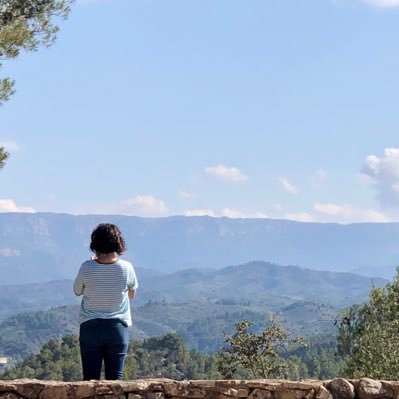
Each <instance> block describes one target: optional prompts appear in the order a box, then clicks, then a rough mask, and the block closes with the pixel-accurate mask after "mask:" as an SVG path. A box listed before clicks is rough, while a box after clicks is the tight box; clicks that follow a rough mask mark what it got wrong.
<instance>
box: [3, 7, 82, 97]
mask: <svg viewBox="0 0 399 399" xmlns="http://www.w3.org/2000/svg"><path fill="white" fill-rule="evenodd" d="M73 1H74V0H3V1H1V3H0V61H2V60H8V59H12V58H16V57H18V55H19V54H20V53H21V51H35V50H37V49H38V48H39V47H40V46H50V45H51V44H52V43H53V42H54V40H55V38H56V35H57V32H58V29H59V28H58V26H57V21H58V20H59V19H65V18H66V17H67V16H68V13H69V10H70V8H69V7H70V4H71V3H72V2H73ZM0 67H1V63H0ZM14 87H15V85H14V81H13V80H11V79H10V78H8V77H5V78H2V79H0V104H2V103H3V102H4V101H7V100H8V99H9V98H10V96H11V95H12V94H13V93H14Z"/></svg>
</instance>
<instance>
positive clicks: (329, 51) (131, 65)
mask: <svg viewBox="0 0 399 399" xmlns="http://www.w3.org/2000/svg"><path fill="white" fill-rule="evenodd" d="M398 22H399V0H369V1H361V0H335V1H333V0H317V1H315V0H239V1H238V0H168V1H163V0H112V1H107V0H81V1H78V2H77V3H76V4H74V6H73V8H72V13H71V15H70V18H69V20H68V21H66V22H65V23H62V26H61V31H60V33H59V37H58V40H57V42H56V44H55V45H54V46H53V47H51V48H49V49H41V50H40V51H38V52H37V53H34V54H24V55H22V56H21V57H19V58H18V59H17V60H15V61H12V62H11V61H8V62H5V63H4V65H3V69H2V70H1V71H0V73H1V74H2V75H8V76H11V77H13V78H14V79H16V81H17V93H16V95H15V96H14V97H13V98H12V99H11V101H9V102H8V103H6V104H5V105H4V106H2V107H1V108H0V142H1V143H2V144H3V145H5V146H6V147H7V148H8V150H9V152H10V153H11V158H10V160H9V162H8V164H7V166H6V168H5V169H4V170H3V171H1V174H0V211H3V212H6V211H52V212H68V213H74V214H83V213H121V214H128V215H140V216H168V215H176V214H186V215H200V214H209V215H213V216H228V217H272V218H288V219H294V220H301V221H326V222H329V221H333V222H340V223H349V222H362V221H394V220H395V221H396V220H399V135H398V133H399V112H398V104H399V75H398V71H399V23H398Z"/></svg>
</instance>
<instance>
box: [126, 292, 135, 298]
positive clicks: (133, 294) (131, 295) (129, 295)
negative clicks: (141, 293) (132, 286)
mask: <svg viewBox="0 0 399 399" xmlns="http://www.w3.org/2000/svg"><path fill="white" fill-rule="evenodd" d="M127 295H128V297H129V299H133V298H134V296H135V295H136V290H129V291H128V293H127Z"/></svg>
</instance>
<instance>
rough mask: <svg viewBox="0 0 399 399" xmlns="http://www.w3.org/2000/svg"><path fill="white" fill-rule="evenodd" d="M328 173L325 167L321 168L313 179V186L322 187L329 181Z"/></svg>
mask: <svg viewBox="0 0 399 399" xmlns="http://www.w3.org/2000/svg"><path fill="white" fill-rule="evenodd" d="M327 179H328V174H327V172H326V171H325V170H324V169H319V170H318V171H317V172H316V173H315V174H314V176H313V177H312V179H311V185H312V187H313V188H316V189H321V188H322V187H323V186H324V185H325V184H326V182H327Z"/></svg>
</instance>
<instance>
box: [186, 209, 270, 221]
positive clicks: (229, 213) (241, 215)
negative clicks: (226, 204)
mask: <svg viewBox="0 0 399 399" xmlns="http://www.w3.org/2000/svg"><path fill="white" fill-rule="evenodd" d="M183 214H184V215H185V216H212V217H222V216H223V217H227V218H230V219H248V218H252V219H253V218H257V219H264V218H266V217H267V215H265V214H264V213H261V212H254V213H248V212H242V211H239V210H237V209H231V208H223V209H222V210H221V211H220V212H216V211H214V210H212V209H189V210H186V211H184V212H183Z"/></svg>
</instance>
